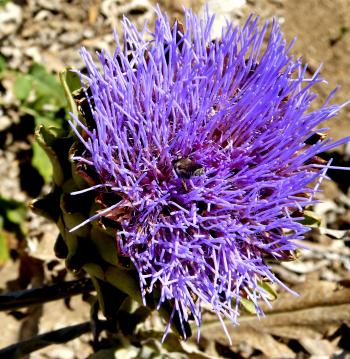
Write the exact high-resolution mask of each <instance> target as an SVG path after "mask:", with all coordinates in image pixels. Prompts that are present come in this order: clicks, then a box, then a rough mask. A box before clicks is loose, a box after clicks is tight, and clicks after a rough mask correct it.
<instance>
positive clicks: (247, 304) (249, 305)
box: [239, 298, 256, 314]
mask: <svg viewBox="0 0 350 359" xmlns="http://www.w3.org/2000/svg"><path fill="white" fill-rule="evenodd" d="M239 302H240V304H241V305H242V307H243V308H244V309H245V310H246V311H247V312H248V313H250V314H256V308H255V305H254V303H253V302H252V301H251V300H249V299H246V298H240V300H239Z"/></svg>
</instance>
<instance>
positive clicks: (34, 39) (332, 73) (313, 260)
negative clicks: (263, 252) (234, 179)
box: [0, 0, 350, 359]
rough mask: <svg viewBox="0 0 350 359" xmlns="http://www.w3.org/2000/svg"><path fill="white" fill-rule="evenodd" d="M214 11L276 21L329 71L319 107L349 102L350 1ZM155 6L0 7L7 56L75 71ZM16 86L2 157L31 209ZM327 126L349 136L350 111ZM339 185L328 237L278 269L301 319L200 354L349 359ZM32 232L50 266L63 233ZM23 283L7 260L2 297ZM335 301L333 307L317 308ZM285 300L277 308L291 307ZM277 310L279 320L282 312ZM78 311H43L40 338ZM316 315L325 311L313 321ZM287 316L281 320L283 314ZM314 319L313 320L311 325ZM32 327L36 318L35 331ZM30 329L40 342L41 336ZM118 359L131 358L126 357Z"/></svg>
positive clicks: (4, 327) (55, 349) (29, 3)
mask: <svg viewBox="0 0 350 359" xmlns="http://www.w3.org/2000/svg"><path fill="white" fill-rule="evenodd" d="M183 4H184V5H185V6H186V7H192V8H194V10H195V11H202V10H203V4H202V3H201V2H199V1H194V0H192V1H191V0H185V1H184V2H183ZM208 4H209V7H210V8H211V9H212V11H215V12H217V13H218V16H217V18H218V22H220V20H221V21H222V19H223V18H224V16H227V17H228V18H230V19H231V20H232V21H235V22H237V23H243V22H244V21H245V19H246V18H247V16H248V15H249V14H250V13H253V14H256V15H258V16H259V17H260V18H261V19H262V20H265V19H269V20H270V19H272V18H273V17H274V18H276V20H277V21H278V22H279V23H280V24H281V27H282V29H283V32H284V34H285V37H286V39H287V40H288V41H291V40H292V39H293V38H294V37H295V36H296V37H297V42H296V44H295V46H294V50H293V52H294V53H295V55H296V56H302V58H303V61H304V62H305V63H308V64H309V73H310V76H311V74H312V72H313V71H315V70H316V69H317V67H318V66H319V64H321V63H323V68H322V76H323V77H324V78H325V79H326V80H327V81H328V84H322V85H320V86H318V88H317V91H318V93H319V95H320V96H319V98H318V99H317V101H316V105H317V104H320V103H321V102H322V101H324V100H325V99H326V97H327V95H328V93H329V92H330V91H331V90H332V89H333V88H335V87H336V86H339V87H340V88H339V91H338V92H337V94H336V96H335V97H334V99H333V101H334V102H335V103H344V102H345V101H347V100H349V99H350V0H332V1H330V0H328V1H327V0H246V1H245V0H236V1H235V0H228V1H226V0H225V1H220V2H219V1H217V2H216V1H211V0H209V1H208ZM0 5H1V2H0ZM152 6H154V4H153V3H149V2H148V1H146V0H144V1H143V0H132V1H123V0H96V1H80V0H70V1H68V0H67V1H60V0H52V1H49V0H18V1H12V2H11V1H10V2H8V3H7V4H6V5H5V6H3V7H0V54H1V55H2V56H4V57H5V58H6V61H7V65H8V66H9V68H11V69H14V70H20V71H23V72H25V71H27V70H28V68H29V66H30V65H31V64H32V63H33V62H38V63H42V64H44V65H45V67H46V68H48V69H49V70H50V71H53V72H54V73H58V72H59V71H61V70H62V69H64V68H65V67H67V66H70V67H78V68H79V67H81V66H82V63H81V60H80V58H79V53H78V52H79V48H80V47H81V46H82V45H83V46H86V47H87V48H88V49H90V50H91V51H95V50H99V49H103V48H107V49H113V35H112V32H111V28H112V27H114V28H116V29H117V30H118V29H120V24H119V21H120V19H121V17H122V15H123V14H126V15H127V16H129V17H130V18H131V19H132V20H133V21H135V22H136V23H138V24H139V25H141V24H142V23H143V22H144V21H145V20H146V19H147V20H149V21H150V23H152V19H154V12H153V10H152ZM160 6H161V8H162V9H164V10H166V11H167V12H168V13H169V15H170V16H171V17H176V16H179V14H181V6H182V2H180V1H168V0H163V1H161V2H160ZM12 80H13V79H12ZM12 80H11V79H6V81H4V82H3V83H2V86H3V88H4V90H3V91H2V92H0V96H2V102H1V103H0V106H2V107H0V132H1V131H2V132H4V133H5V132H6V139H5V140H4V145H3V146H2V149H1V150H0V178H1V180H0V194H1V195H6V197H10V198H13V199H16V200H18V201H28V200H30V199H31V197H30V196H29V195H28V193H27V192H26V191H24V190H23V188H22V187H23V186H21V183H20V182H21V181H20V163H19V161H18V159H17V157H16V153H17V152H18V151H19V149H21V148H23V147H25V146H28V141H27V140H28V139H27V140H26V141H23V140H21V139H19V140H18V139H17V140H16V139H15V137H16V136H13V134H11V133H10V132H11V131H8V129H9V128H11V126H12V125H13V124H19V123H20V116H19V114H18V113H17V112H16V107H15V106H13V103H14V102H15V99H14V96H13V94H12V93H11V86H12V83H11V81H12ZM327 125H329V127H330V136H331V137H332V138H334V139H339V138H342V137H344V136H350V106H347V107H345V108H343V109H342V111H341V112H340V114H339V115H338V116H337V117H336V118H335V119H333V120H332V121H331V122H330V123H329V124H327ZM338 152H339V153H336V154H335V160H336V163H340V164H348V161H349V158H350V148H349V146H343V147H342V148H340V149H338ZM332 176H333V177H334V179H335V180H336V182H335V183H331V182H327V183H325V186H324V189H325V191H324V193H323V194H321V198H322V199H323V200H324V203H323V204H320V205H318V206H317V208H316V212H317V213H318V214H319V215H320V216H321V217H322V227H323V228H324V230H323V231H314V232H313V233H312V234H311V235H310V236H309V237H308V238H307V241H308V243H309V244H310V245H311V248H312V250H311V251H308V252H306V253H304V257H303V261H300V262H297V263H295V264H288V265H287V266H285V267H276V272H277V273H279V275H280V277H281V278H282V279H284V280H285V281H286V282H287V283H288V284H290V285H291V286H294V287H296V288H297V289H298V291H299V293H301V296H300V298H299V299H295V298H291V296H290V295H289V294H285V293H284V294H282V299H283V300H284V304H281V306H282V307H283V305H284V307H283V308H284V309H283V308H282V309H283V310H285V311H286V312H288V311H291V309H290V308H291V307H293V306H294V307H293V310H297V311H298V312H293V313H294V314H293V316H294V318H293V320H291V318H290V316H289V317H288V316H286V317H282V318H279V319H278V315H277V314H278V313H277V314H276V313H274V314H271V316H270V317H269V318H268V320H269V321H270V322H269V321H267V322H256V321H251V320H250V319H247V320H246V321H244V320H243V324H242V325H241V327H240V329H239V330H238V329H232V330H230V331H231V333H232V336H233V338H234V345H233V347H231V348H229V347H228V346H227V342H226V340H225V339H224V336H223V335H222V333H221V332H220V334H218V332H219V331H218V327H216V326H215V325H213V326H212V328H211V329H210V327H209V329H208V331H207V332H205V331H203V333H202V335H203V340H202V342H201V349H203V351H205V352H206V353H207V355H208V357H211V358H215V357H228V358H230V357H232V358H234V357H242V358H248V357H261V358H263V357H286V358H296V357H298V358H303V357H311V356H312V357H313V358H326V357H334V358H341V357H342V358H343V357H345V356H346V355H348V357H349V354H347V353H348V350H349V349H350V348H349V344H344V343H349V342H350V335H349V332H350V329H349V327H348V324H349V323H350V321H349V316H348V313H349V310H350V292H349V289H348V286H349V282H350V257H349V246H348V243H349V236H348V231H347V230H349V229H350V198H349V193H348V187H349V178H348V177H347V176H346V175H345V174H344V173H341V174H339V173H337V172H334V173H332ZM32 180H33V179H31V178H28V181H29V182H30V181H32ZM25 225H26V227H27V229H28V232H27V233H28V235H27V238H26V239H25V240H26V243H27V247H26V251H27V253H28V254H29V255H30V256H34V257H35V258H39V260H42V261H44V262H45V261H50V260H52V259H53V258H54V255H53V251H52V245H53V243H54V239H55V238H56V236H57V230H56V228H55V227H54V226H52V225H51V224H49V223H47V222H46V221H45V220H42V219H39V218H37V217H35V216H33V215H28V217H27V218H26V223H25ZM331 230H336V231H335V232H334V231H333V232H331ZM60 265H62V264H61V263H60V264H58V267H56V269H57V268H60V267H59V266H60ZM44 272H45V271H44ZM49 275H50V274H47V272H45V273H44V274H43V278H42V280H41V282H42V283H46V282H48V281H49V279H48V277H49ZM17 278H18V261H8V262H7V263H6V264H5V265H3V266H2V267H1V268H0V288H2V290H3V291H7V290H9V288H10V289H11V288H15V286H14V287H13V286H12V287H11V285H13V284H14V282H10V286H9V281H15V280H16V279H17ZM327 298H328V299H329V301H328V302H322V303H321V304H320V303H319V301H320V300H321V299H324V300H325V301H326V299H327ZM335 298H337V299H335ZM339 298H341V299H339ZM282 299H281V300H280V301H279V302H278V303H280V302H281V301H282V302H283V300H282ZM328 299H327V300H328ZM306 302H307V303H308V304H307V305H306V304H305V303H306ZM278 303H277V304H276V306H277V311H278V308H280V307H279V304H278ZM293 303H294V304H293ZM295 303H296V304H295ZM298 303H299V304H298ZM310 303H313V304H312V305H311V304H310ZM315 303H316V304H315ZM298 305H299V307H298ZM71 308H72V309H71V310H70V309H68V308H67V307H66V306H65V305H64V303H63V301H58V302H54V303H50V304H46V305H45V306H44V307H43V308H41V309H40V310H43V312H42V313H40V314H39V315H38V314H36V315H37V319H38V318H39V319H40V320H39V327H38V331H39V333H43V332H46V331H50V330H53V329H59V328H62V327H64V326H67V325H72V324H76V323H80V322H83V321H86V320H88V319H89V306H88V304H86V303H83V302H82V301H81V299H80V298H79V297H76V298H74V299H73V301H72V303H71ZM286 308H287V309H286ZM310 308H311V309H315V308H316V309H318V311H316V312H315V311H312V312H310V311H309V312H308V311H307V310H309V309H310ZM282 309H281V310H280V312H279V313H281V312H283V310H282ZM303 310H304V312H302V311H303ZM300 311H301V312H300ZM327 313H328V314H327ZM276 315H277V317H276ZM298 315H299V316H300V320H299V321H298V320H297V318H298ZM327 315H328V317H327ZM306 317H307V318H309V319H310V321H306V319H305V318H306ZM32 318H33V317H31V316H29V322H30V320H31V319H32ZM276 318H277V319H276ZM303 318H304V319H303ZM26 320H27V322H28V317H27V319H26V318H24V319H22V320H18V319H15V318H14V316H11V315H8V314H7V313H0V323H1V327H0V328H1V330H0V348H1V347H5V346H7V345H10V344H12V343H14V342H16V341H17V340H18V338H19V335H23V333H22V332H21V329H20V328H22V330H23V325H24V324H23V323H24V322H25V321H26ZM276 320H277V322H276ZM244 323H245V324H244ZM261 323H262V324H261ZM281 323H282V324H283V323H284V324H283V325H282V324H281ZM31 330H32V331H31V333H35V329H31ZM19 333H22V334H19ZM89 340H90V336H89V335H84V336H83V337H81V338H79V339H76V340H73V341H71V342H69V343H67V344H66V345H64V346H63V345H57V346H51V347H48V348H46V349H43V350H40V351H38V352H36V353H34V354H32V355H31V358H33V359H34V358H35V359H39V358H40V359H41V358H57V359H74V358H87V357H88V356H89V354H91V353H92V350H91V347H90V345H89ZM106 357H108V356H106ZM110 357H113V356H110ZM116 357H117V358H118V357H120V358H124V357H125V358H126V357H127V355H126V354H125V353H124V354H120V355H119V356H118V355H117V356H116ZM131 357H132V356H130V358H131ZM134 357H135V356H134ZM189 357H191V356H189ZM174 358H177V356H174Z"/></svg>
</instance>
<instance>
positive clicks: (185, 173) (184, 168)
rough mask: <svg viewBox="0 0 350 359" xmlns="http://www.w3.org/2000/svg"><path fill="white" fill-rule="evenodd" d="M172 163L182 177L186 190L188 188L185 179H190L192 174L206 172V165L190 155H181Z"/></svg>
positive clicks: (196, 174) (198, 174)
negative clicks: (189, 156) (192, 158)
mask: <svg viewBox="0 0 350 359" xmlns="http://www.w3.org/2000/svg"><path fill="white" fill-rule="evenodd" d="M172 164H173V167H174V170H175V172H176V174H177V175H178V176H179V178H181V181H182V184H183V187H184V189H185V191H187V190H188V189H187V185H186V182H185V179H190V178H191V177H192V176H202V175H203V174H204V167H203V166H202V165H200V164H199V163H196V162H195V161H193V160H191V159H190V158H188V157H180V158H178V159H176V160H173V162H172Z"/></svg>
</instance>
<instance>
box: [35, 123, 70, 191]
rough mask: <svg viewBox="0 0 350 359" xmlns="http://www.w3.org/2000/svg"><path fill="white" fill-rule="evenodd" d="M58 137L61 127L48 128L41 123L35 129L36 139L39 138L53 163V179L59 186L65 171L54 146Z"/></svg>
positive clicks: (41, 145) (40, 143)
mask: <svg viewBox="0 0 350 359" xmlns="http://www.w3.org/2000/svg"><path fill="white" fill-rule="evenodd" d="M58 137H59V129H57V128H55V127H50V128H46V127H44V126H42V125H41V126H39V127H38V128H37V129H36V131H35V139H36V140H37V142H38V144H39V145H40V147H41V148H42V149H43V150H44V151H45V153H46V155H47V156H48V158H49V159H50V162H51V164H52V168H53V181H54V183H56V184H57V185H58V186H61V185H62V184H63V182H64V172H63V169H62V166H61V163H60V161H59V158H58V155H57V153H56V152H55V150H54V149H53V146H54V144H55V142H57V138H58Z"/></svg>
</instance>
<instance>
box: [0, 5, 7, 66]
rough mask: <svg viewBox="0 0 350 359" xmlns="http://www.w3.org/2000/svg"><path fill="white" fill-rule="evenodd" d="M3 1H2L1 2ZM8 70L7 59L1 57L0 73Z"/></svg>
mask: <svg viewBox="0 0 350 359" xmlns="http://www.w3.org/2000/svg"><path fill="white" fill-rule="evenodd" d="M0 1H1V0H0ZM5 70H6V61H5V59H4V58H3V57H2V56H1V55H0V73H1V72H3V71H5Z"/></svg>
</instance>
